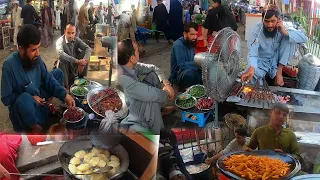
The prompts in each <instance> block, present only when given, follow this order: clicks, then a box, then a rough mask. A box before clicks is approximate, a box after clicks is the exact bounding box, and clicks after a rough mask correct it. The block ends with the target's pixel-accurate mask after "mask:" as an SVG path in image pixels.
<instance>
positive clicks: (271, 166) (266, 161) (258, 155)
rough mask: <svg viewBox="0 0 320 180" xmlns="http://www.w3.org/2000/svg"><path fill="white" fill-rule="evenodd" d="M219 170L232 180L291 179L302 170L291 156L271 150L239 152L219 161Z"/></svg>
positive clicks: (223, 157) (225, 156)
mask: <svg viewBox="0 0 320 180" xmlns="http://www.w3.org/2000/svg"><path fill="white" fill-rule="evenodd" d="M217 167H218V169H219V170H220V171H221V172H222V173H223V174H224V175H226V176H227V177H229V178H231V179H239V180H240V179H241V180H242V179H248V180H275V179H290V178H292V177H293V176H294V175H295V174H296V173H298V171H300V169H301V164H300V162H299V161H298V160H297V159H296V158H294V157H293V156H291V155H290V154H285V153H278V152H274V151H271V150H259V151H252V152H246V151H238V152H234V153H230V154H226V155H224V156H222V157H221V158H219V160H218V161H217Z"/></svg>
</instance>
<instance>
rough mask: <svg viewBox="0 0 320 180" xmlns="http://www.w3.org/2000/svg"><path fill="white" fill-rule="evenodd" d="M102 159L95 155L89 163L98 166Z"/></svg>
mask: <svg viewBox="0 0 320 180" xmlns="http://www.w3.org/2000/svg"><path fill="white" fill-rule="evenodd" d="M99 161H100V158H99V157H93V158H91V160H90V162H89V164H90V165H91V166H92V167H96V166H97V164H98V163H99Z"/></svg>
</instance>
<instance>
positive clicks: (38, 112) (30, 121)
mask: <svg viewBox="0 0 320 180" xmlns="http://www.w3.org/2000/svg"><path fill="white" fill-rule="evenodd" d="M40 38H41V33H40V31H39V30H38V29H37V28H36V27H35V26H33V25H24V26H23V27H22V28H21V29H20V31H19V33H18V37H17V41H18V46H19V51H17V52H14V53H12V54H11V55H10V56H9V57H8V58H7V59H6V61H5V62H4V64H3V69H2V80H1V101H2V103H3V104H4V105H5V106H8V107H9V117H10V120H11V121H12V124H13V128H14V130H15V131H32V132H34V133H38V132H41V131H42V130H43V129H44V128H47V126H48V124H47V122H46V120H47V117H48V114H49V107H48V106H47V105H45V103H44V102H45V101H48V100H49V99H51V98H52V97H57V98H59V99H60V100H61V101H63V102H65V103H66V104H67V105H68V106H69V107H74V106H75V101H74V99H73V98H72V97H71V96H70V95H69V94H67V91H66V90H65V89H64V88H63V87H62V81H63V73H62V71H61V70H60V69H55V70H54V71H52V72H51V73H49V72H48V71H47V68H46V65H45V64H44V62H43V61H42V59H41V57H40V56H39V47H40Z"/></svg>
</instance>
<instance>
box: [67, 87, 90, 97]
mask: <svg viewBox="0 0 320 180" xmlns="http://www.w3.org/2000/svg"><path fill="white" fill-rule="evenodd" d="M71 92H72V94H74V95H76V96H85V95H87V94H88V90H87V89H86V88H84V87H81V86H77V87H75V88H74V89H72V90H71Z"/></svg>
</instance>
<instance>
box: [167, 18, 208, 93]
mask: <svg viewBox="0 0 320 180" xmlns="http://www.w3.org/2000/svg"><path fill="white" fill-rule="evenodd" d="M197 30H198V25H197V24H196V23H194V22H191V23H188V24H186V25H185V27H184V32H183V37H181V38H179V39H178V40H177V41H175V42H174V44H173V46H172V51H171V60H170V61H171V74H170V77H169V81H170V82H171V83H174V84H175V83H176V84H177V85H178V86H180V87H182V88H188V87H190V86H192V85H196V84H202V77H201V75H202V73H201V70H200V69H199V68H198V67H197V66H196V65H195V64H194V55H195V46H196V43H197V34H198V31H197Z"/></svg>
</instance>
